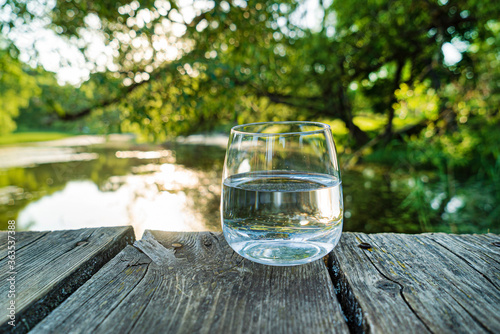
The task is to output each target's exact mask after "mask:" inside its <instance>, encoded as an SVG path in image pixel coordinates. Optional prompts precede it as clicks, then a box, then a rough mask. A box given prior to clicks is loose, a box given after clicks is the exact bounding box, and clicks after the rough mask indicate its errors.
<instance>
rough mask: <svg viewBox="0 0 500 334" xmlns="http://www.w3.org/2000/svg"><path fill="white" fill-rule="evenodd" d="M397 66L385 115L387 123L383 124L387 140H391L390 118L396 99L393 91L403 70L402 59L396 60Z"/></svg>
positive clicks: (396, 87) (391, 118) (392, 116)
mask: <svg viewBox="0 0 500 334" xmlns="http://www.w3.org/2000/svg"><path fill="white" fill-rule="evenodd" d="M397 66H398V67H397V69H396V74H395V75H394V84H393V89H392V95H391V98H390V100H389V105H388V110H389V113H388V115H387V124H386V125H385V133H384V137H385V138H386V140H387V141H389V140H391V138H392V135H393V130H392V120H393V119H394V104H395V103H396V102H397V101H398V100H397V98H396V94H395V92H396V90H397V89H398V88H399V83H400V81H401V72H402V71H403V66H404V63H403V62H402V61H398V65H397Z"/></svg>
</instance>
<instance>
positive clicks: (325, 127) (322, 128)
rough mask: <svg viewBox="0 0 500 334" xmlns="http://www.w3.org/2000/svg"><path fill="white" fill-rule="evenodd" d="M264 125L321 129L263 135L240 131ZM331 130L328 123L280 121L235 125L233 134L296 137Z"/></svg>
mask: <svg viewBox="0 0 500 334" xmlns="http://www.w3.org/2000/svg"><path fill="white" fill-rule="evenodd" d="M264 124H270V125H274V124H285V125H292V124H303V125H313V126H317V127H319V128H320V129H318V130H310V131H302V132H299V131H292V132H269V133H262V132H252V131H243V130H240V129H241V128H243V127H246V126H258V125H264ZM328 129H330V130H331V127H330V125H328V124H326V123H321V122H312V121H278V122H257V123H247V124H240V125H235V126H233V127H232V128H231V133H237V134H243V135H259V136H278V135H296V134H316V133H322V132H324V131H325V130H328Z"/></svg>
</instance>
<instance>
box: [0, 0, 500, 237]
mask: <svg viewBox="0 0 500 334" xmlns="http://www.w3.org/2000/svg"><path fill="white" fill-rule="evenodd" d="M47 6H50V5H49V4H48V5H47ZM35 7H36V6H31V5H29V4H28V3H23V2H18V1H13V0H7V1H6V4H5V8H9V9H10V11H11V15H10V19H9V20H5V21H4V22H2V23H1V25H2V30H1V31H2V34H3V35H5V36H9V35H8V34H9V33H10V31H11V30H13V29H15V28H16V27H18V26H19V25H22V22H23V21H24V22H26V23H29V22H34V21H36V20H40V19H43V20H46V21H47V22H50V24H49V26H50V27H51V28H52V29H53V30H54V31H55V32H56V33H57V34H59V35H60V36H63V37H64V38H66V39H67V40H69V41H72V42H73V43H75V44H78V45H79V47H80V48H81V49H82V51H83V52H84V55H86V56H87V57H88V60H89V61H92V59H91V58H90V57H89V54H90V53H89V52H87V51H88V50H87V46H88V43H87V42H85V38H84V37H85V36H88V34H89V33H93V34H95V36H99V37H100V38H102V40H104V41H105V43H106V45H107V46H108V47H109V48H110V49H111V50H112V53H113V56H114V65H113V66H110V67H109V68H105V67H104V66H102V65H100V66H98V65H97V62H95V64H94V65H95V69H96V70H95V71H94V72H95V73H93V74H92V75H91V77H90V79H89V80H88V81H87V82H85V83H82V84H81V85H80V86H79V87H72V86H60V85H58V84H57V81H56V80H55V78H54V75H53V74H51V73H47V72H45V71H43V70H41V69H40V68H36V69H29V70H28V69H26V68H25V66H24V65H22V64H21V63H20V62H19V61H18V60H17V59H16V57H17V55H18V53H17V50H16V49H15V47H13V46H12V43H10V44H9V43H7V44H6V45H7V46H5V47H4V46H0V48H2V51H1V52H3V53H2V57H1V58H0V68H1V69H2V71H1V72H0V83H1V86H0V106H1V110H0V125H1V130H2V131H7V132H8V131H12V130H13V129H14V123H13V121H12V119H13V118H14V117H16V116H17V115H18V113H19V110H21V114H20V116H19V117H18V118H17V122H18V125H19V127H20V128H22V129H28V128H33V127H35V126H36V127H38V128H40V127H42V128H48V127H52V128H58V129H62V130H65V131H78V132H95V133H106V132H110V131H113V132H130V131H132V132H136V133H139V134H140V135H141V136H142V139H143V140H145V141H164V140H165V139H168V138H172V137H175V136H178V135H188V134H191V133H199V132H208V131H213V129H221V130H223V131H225V132H227V129H228V128H229V127H230V126H231V125H233V124H237V123H244V122H256V121H271V120H289V119H294V120H323V121H326V122H329V123H331V124H334V125H335V131H336V132H337V133H338V136H339V142H340V147H341V148H342V150H343V152H345V153H351V152H355V151H356V150H357V149H360V148H361V149H362V150H360V152H373V154H372V155H371V156H368V157H367V159H368V160H370V159H371V160H378V161H380V160H381V159H383V160H385V161H391V162H393V163H394V164H395V169H396V170H398V169H402V170H405V169H406V170H407V171H408V170H409V171H410V174H411V179H412V180H413V181H412V182H410V183H411V184H412V186H409V187H410V188H411V189H412V193H411V195H410V196H409V197H408V198H406V200H405V201H404V202H403V204H402V207H403V208H405V210H406V211H407V212H408V214H414V215H415V217H417V218H418V220H419V221H420V223H421V229H422V230H427V229H428V230H434V229H441V230H442V229H444V228H443V227H442V226H441V227H438V226H440V225H439V224H441V223H440V222H441V221H443V220H444V221H446V224H447V226H448V228H449V230H450V231H468V227H467V226H468V223H467V222H472V221H473V222H474V224H476V225H477V226H480V227H481V228H484V229H487V228H492V224H493V222H494V220H495V219H497V218H498V216H499V215H500V214H499V212H498V210H497V209H496V208H497V207H499V206H498V203H499V202H500V198H499V180H498V179H499V177H498V175H499V168H500V167H499V166H500V162H499V149H498V145H497V143H498V142H499V140H500V137H499V131H498V126H499V120H498V118H499V110H498V108H499V105H500V85H499V82H500V59H499V57H498V54H499V53H500V20H499V17H500V3H499V2H498V1H493V0H488V1H477V0H456V1H437V0H431V1H404V0H395V1H388V0H376V1H361V0H350V1H333V2H331V3H330V2H320V7H321V8H320V13H319V17H320V19H319V20H317V21H316V22H314V24H315V26H314V27H312V26H307V25H305V24H301V23H299V21H300V13H301V11H303V10H304V8H305V7H304V5H303V2H302V1H294V0H287V1H282V2H279V3H278V2H274V1H258V0H249V1H220V2H219V1H217V2H215V1H207V2H192V3H191V2H189V1H187V2H186V1H182V2H180V1H179V2H177V1H167V0H155V1H152V0H143V1H142V0H141V1H137V0H134V1H121V0H120V1H104V2H102V1H101V2H99V1H87V0H85V1H80V0H78V1H76V0H56V1H55V5H54V7H47V8H45V9H40V8H38V9H37V8H35ZM4 44H5V43H4ZM452 45H453V46H452ZM444 47H451V48H453V47H454V48H456V49H457V50H459V51H460V52H459V53H460V55H459V57H461V58H462V59H461V60H460V61H449V60H447V59H445V56H444V54H443V48H444ZM457 52H458V51H457ZM4 55H5V56H4ZM28 102H29V105H28ZM68 121H72V122H71V123H69V122H68ZM371 139H373V140H372V141H370V140H371ZM391 139H396V140H397V141H392V142H391ZM367 143H370V144H369V146H370V145H371V146H370V147H369V148H366V147H364V146H363V145H365V144H367ZM374 143H378V144H376V145H375V144H374ZM423 169H432V170H433V171H435V175H434V176H433V177H432V179H431V181H428V182H427V181H423V180H422V178H421V177H422V175H421V171H422V170H423ZM424 179H425V178H424ZM408 182H409V181H408ZM464 189H469V190H464ZM481 189H483V190H484V191H481ZM476 190H477V191H476ZM389 192H390V189H389ZM441 194H443V195H441ZM472 196H476V197H472ZM438 199H439V200H438ZM479 199H480V200H479ZM457 201H459V202H460V203H462V202H463V203H467V205H465V204H464V205H462V206H460V207H458V206H457V205H458V204H457V205H455V211H453V210H451V209H450V208H453V205H452V204H449V203H451V202H454V203H455V204H456V203H458V202H457ZM438 202H439V203H438ZM436 203H438V204H436ZM488 203H489V204H488ZM495 203H497V204H495ZM448 205H450V207H448ZM435 206H437V209H434V207H435ZM447 207H448V209H449V210H448V211H447V209H446V208H447ZM474 210H476V211H474ZM451 211H453V212H451ZM472 212H480V214H479V215H477V216H478V217H479V216H481V215H482V216H483V217H487V218H485V219H482V220H480V219H479V218H477V217H476V218H474V217H473V214H472Z"/></svg>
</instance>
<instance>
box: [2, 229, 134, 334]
mask: <svg viewBox="0 0 500 334" xmlns="http://www.w3.org/2000/svg"><path fill="white" fill-rule="evenodd" d="M5 235H6V234H3V235H2V237H4V238H5ZM15 236H16V258H15V262H16V272H17V273H16V275H15V288H16V297H15V305H16V322H15V324H16V326H15V327H12V326H10V325H9V324H8V323H7V322H8V320H9V318H8V313H7V312H0V324H1V325H0V332H9V331H10V332H14V333H24V332H27V331H28V330H29V329H31V328H32V327H34V326H35V325H36V324H37V323H38V322H39V321H40V320H41V319H43V318H44V317H45V316H47V314H49V313H50V312H51V311H52V310H53V309H54V308H56V307H57V306H58V305H59V304H60V303H61V302H62V301H64V300H65V299H66V298H67V297H68V296H69V295H70V294H71V293H73V292H74V291H75V290H76V289H77V288H78V287H80V286H81V285H82V284H83V283H84V282H85V281H87V280H88V279H89V278H90V277H91V276H92V275H93V274H94V273H96V272H97V271H98V270H99V269H100V268H101V267H102V266H103V265H104V264H105V263H106V262H108V261H109V260H110V259H111V258H113V257H114V256H115V255H116V254H118V253H119V252H120V250H122V249H123V248H124V247H125V246H126V245H127V244H130V243H132V242H133V241H134V232H133V229H132V227H130V226H128V227H106V228H89V229H80V230H71V231H54V232H16V235H15ZM3 253H6V249H2V255H3ZM7 261H8V258H6V257H4V258H3V259H2V260H0V267H1V268H7ZM10 275H11V274H10V273H9V271H7V270H5V271H3V272H1V273H0V281H1V282H5V281H7V279H8V277H9V276H10ZM9 286H10V285H9V284H1V285H0V295H1V296H7V294H8V291H9ZM9 302H10V299H8V298H5V297H4V298H0V309H1V310H6V309H7V306H8V304H9Z"/></svg>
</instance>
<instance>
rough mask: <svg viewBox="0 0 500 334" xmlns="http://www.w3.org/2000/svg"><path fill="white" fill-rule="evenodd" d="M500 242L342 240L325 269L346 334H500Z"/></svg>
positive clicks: (392, 237)
mask: <svg viewBox="0 0 500 334" xmlns="http://www.w3.org/2000/svg"><path fill="white" fill-rule="evenodd" d="M498 241H500V237H499V236H494V235H488V236H487V237H486V238H485V237H484V236H480V237H478V236H456V235H445V234H422V235H404V234H370V235H366V234H363V233H344V234H343V236H342V240H341V242H340V244H339V246H338V247H337V248H336V249H335V250H334V252H332V253H331V256H330V258H329V266H330V269H331V275H332V278H333V281H334V284H335V287H336V290H337V295H338V296H341V298H339V299H340V302H341V304H342V307H343V310H344V312H345V314H346V316H347V318H348V323H349V326H350V329H351V331H353V332H370V333H400V332H401V331H404V332H418V333H425V332H436V333H500V290H499V289H498V284H499V279H498V270H497V268H498V263H499V262H500V248H499V247H496V246H494V245H493V242H498ZM362 242H364V243H368V244H370V245H371V246H372V247H371V248H369V249H363V248H360V247H358V246H359V244H360V243H362Z"/></svg>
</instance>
